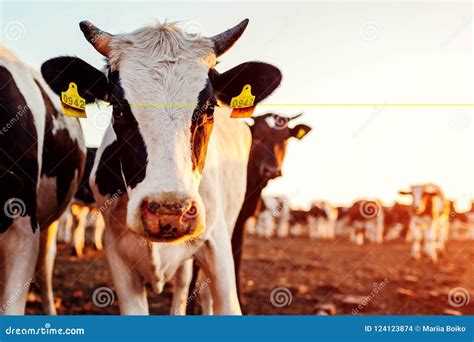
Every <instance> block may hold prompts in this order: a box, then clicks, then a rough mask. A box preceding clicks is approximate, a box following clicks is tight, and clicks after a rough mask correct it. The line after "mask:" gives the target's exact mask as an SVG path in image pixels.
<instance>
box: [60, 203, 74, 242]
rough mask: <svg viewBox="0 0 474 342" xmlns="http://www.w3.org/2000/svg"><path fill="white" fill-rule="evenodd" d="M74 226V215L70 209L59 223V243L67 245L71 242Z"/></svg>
mask: <svg viewBox="0 0 474 342" xmlns="http://www.w3.org/2000/svg"><path fill="white" fill-rule="evenodd" d="M72 224H73V223H72V215H71V211H70V208H69V207H68V208H67V209H66V211H65V212H64V213H63V214H62V215H61V217H60V218H59V221H58V233H57V241H59V242H65V243H69V242H71V227H72Z"/></svg>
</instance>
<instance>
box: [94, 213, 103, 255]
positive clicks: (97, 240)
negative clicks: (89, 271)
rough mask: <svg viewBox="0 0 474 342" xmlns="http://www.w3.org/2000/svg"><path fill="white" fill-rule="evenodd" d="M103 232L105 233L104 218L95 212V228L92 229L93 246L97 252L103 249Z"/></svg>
mask: <svg viewBox="0 0 474 342" xmlns="http://www.w3.org/2000/svg"><path fill="white" fill-rule="evenodd" d="M104 231H105V222H104V217H103V216H102V215H101V214H100V213H99V212H96V219H95V228H94V244H95V248H96V249H97V250H98V251H101V250H103V249H104V246H103V244H102V237H103V236H104Z"/></svg>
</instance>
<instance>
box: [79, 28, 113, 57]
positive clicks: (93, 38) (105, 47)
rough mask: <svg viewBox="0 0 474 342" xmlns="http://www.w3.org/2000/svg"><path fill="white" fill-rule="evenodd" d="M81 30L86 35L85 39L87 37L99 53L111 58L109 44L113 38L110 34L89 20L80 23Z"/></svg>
mask: <svg viewBox="0 0 474 342" xmlns="http://www.w3.org/2000/svg"><path fill="white" fill-rule="evenodd" d="M79 28H80V29H81V31H82V33H83V34H84V37H86V39H87V41H88V42H89V43H91V44H92V46H93V47H94V48H95V49H96V50H97V52H99V53H100V54H102V55H103V56H105V57H109V52H110V45H109V43H110V38H112V35H111V34H110V33H107V32H105V31H102V30H101V29H99V28H97V27H96V26H95V25H94V24H92V23H91V22H90V21H88V20H84V21H81V22H80V23H79Z"/></svg>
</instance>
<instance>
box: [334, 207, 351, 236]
mask: <svg viewBox="0 0 474 342" xmlns="http://www.w3.org/2000/svg"><path fill="white" fill-rule="evenodd" d="M349 209H350V207H336V208H335V210H336V222H335V224H334V232H335V234H336V236H340V235H344V234H345V232H346V231H347V230H346V228H347V227H348V222H349V215H348V213H349Z"/></svg>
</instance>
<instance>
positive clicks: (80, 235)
mask: <svg viewBox="0 0 474 342" xmlns="http://www.w3.org/2000/svg"><path fill="white" fill-rule="evenodd" d="M76 213H77V214H78V215H77V216H78V220H79V222H78V223H77V226H76V227H75V228H74V238H73V240H74V249H75V251H76V255H77V256H78V257H80V258H82V256H83V255H84V245H85V240H86V225H87V215H88V214H89V208H88V207H82V208H80V210H78V211H76Z"/></svg>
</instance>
